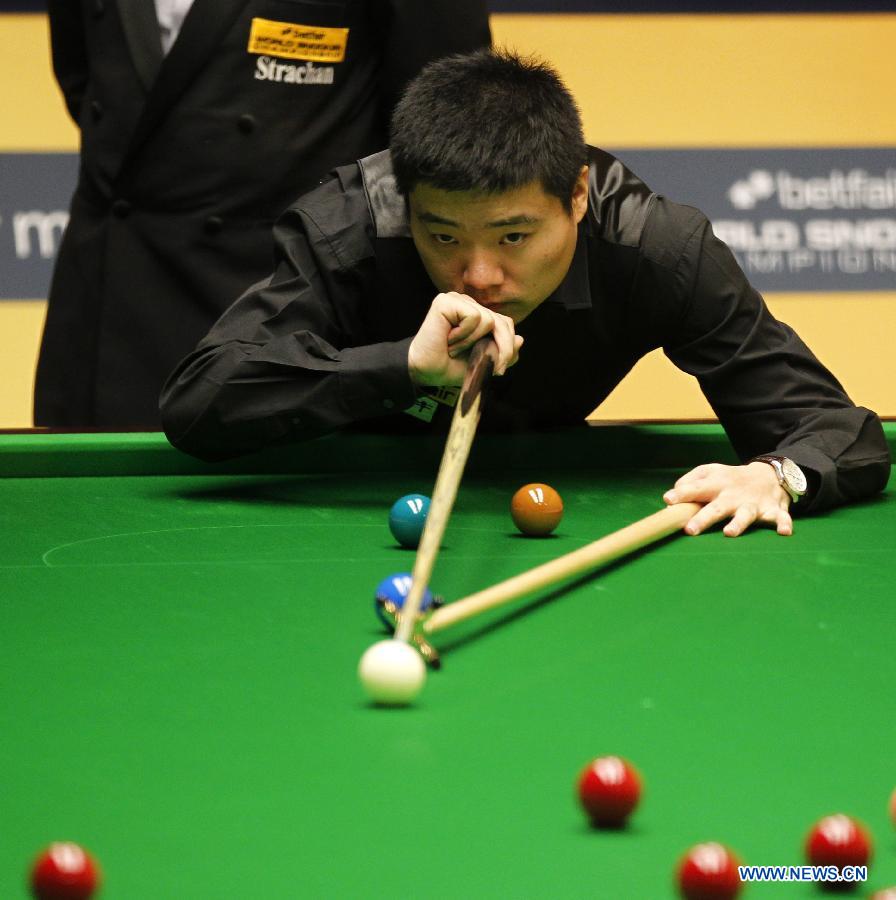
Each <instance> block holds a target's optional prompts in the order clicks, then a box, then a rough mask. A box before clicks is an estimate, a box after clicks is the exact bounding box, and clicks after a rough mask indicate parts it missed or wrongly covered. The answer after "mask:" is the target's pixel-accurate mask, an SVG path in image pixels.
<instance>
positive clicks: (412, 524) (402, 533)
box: [389, 494, 429, 548]
mask: <svg viewBox="0 0 896 900" xmlns="http://www.w3.org/2000/svg"><path fill="white" fill-rule="evenodd" d="M428 514H429V497H424V496H423V494H406V495H405V496H404V497H399V498H398V500H396V501H395V502H394V503H393V504H392V509H390V510H389V530H390V531H391V532H392V537H394V538H395V540H396V541H398V543H399V544H401V546H402V547H411V548H415V547H417V545H418V544H419V543H420V536H421V535H422V534H423V526H424V525H425V524H426V516H427V515H428Z"/></svg>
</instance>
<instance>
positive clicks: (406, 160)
mask: <svg viewBox="0 0 896 900" xmlns="http://www.w3.org/2000/svg"><path fill="white" fill-rule="evenodd" d="M390 147H391V151H392V165H393V168H394V170H395V177H396V182H397V186H398V189H399V191H401V193H402V194H405V195H408V194H409V193H410V192H411V191H412V190H413V188H414V187H415V185H416V184H417V183H418V182H425V183H427V184H431V185H433V186H434V187H437V188H439V189H441V190H446V191H483V192H485V193H499V192H503V191H507V190H510V189H513V188H517V187H521V186H522V185H525V184H529V183H530V182H532V181H540V182H541V185H542V188H543V189H544V191H545V193H547V194H551V195H553V196H555V197H557V198H559V200H560V201H561V203H563V205H564V206H565V207H566V209H571V208H572V192H573V187H574V186H575V182H576V179H577V178H578V175H579V172H580V171H581V168H582V166H583V165H585V163H586V162H587V148H586V145H585V139H584V136H583V134H582V120H581V116H580V115H579V110H578V107H577V106H576V103H575V100H573V98H572V95H571V94H570V93H569V91H568V90H567V89H566V87H565V85H564V84H563V82H562V81H561V80H560V77H559V75H558V74H557V73H556V72H555V71H554V69H552V68H551V67H550V66H549V65H547V64H546V63H544V62H542V61H540V60H538V59H534V58H525V57H521V56H518V55H516V54H514V53H511V52H509V51H506V50H478V51H476V52H475V53H467V54H458V55H456V56H448V57H445V58H444V59H440V60H437V61H436V62H433V63H430V64H429V65H428V66H426V68H424V69H423V71H421V72H420V74H419V75H418V76H417V77H416V78H415V79H414V80H413V81H412V82H411V83H410V84H409V85H408V87H407V88H406V90H405V92H404V94H403V96H402V98H401V100H400V101H399V103H398V105H397V106H396V108H395V112H394V113H393V115H392V131H391V141H390Z"/></svg>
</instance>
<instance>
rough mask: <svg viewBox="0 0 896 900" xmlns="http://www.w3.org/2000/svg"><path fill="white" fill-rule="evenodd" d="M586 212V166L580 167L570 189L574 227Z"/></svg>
mask: <svg viewBox="0 0 896 900" xmlns="http://www.w3.org/2000/svg"><path fill="white" fill-rule="evenodd" d="M586 212H588V166H582V169H581V171H580V172H579V176H578V178H576V183H575V184H574V185H573V189H572V215H573V218H574V219H575V222H576V225H578V224H579V222H581V221H582V219H583V218H584V216H585V213H586Z"/></svg>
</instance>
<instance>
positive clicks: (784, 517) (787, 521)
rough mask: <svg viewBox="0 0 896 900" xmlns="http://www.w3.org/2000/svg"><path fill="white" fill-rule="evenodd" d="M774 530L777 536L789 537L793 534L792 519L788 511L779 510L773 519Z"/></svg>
mask: <svg viewBox="0 0 896 900" xmlns="http://www.w3.org/2000/svg"><path fill="white" fill-rule="evenodd" d="M775 528H776V530H777V532H778V534H780V535H783V536H784V537H789V536H790V535H792V534H793V517H792V516H791V515H790V511H789V510H788V509H779V510H778V513H777V515H776V517H775Z"/></svg>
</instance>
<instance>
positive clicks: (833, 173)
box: [0, 147, 896, 300]
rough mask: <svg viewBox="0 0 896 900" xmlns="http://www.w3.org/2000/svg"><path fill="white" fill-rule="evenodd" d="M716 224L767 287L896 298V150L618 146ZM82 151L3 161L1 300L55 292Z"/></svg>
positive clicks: (7, 156) (638, 168)
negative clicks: (52, 284) (58, 257)
mask: <svg viewBox="0 0 896 900" xmlns="http://www.w3.org/2000/svg"><path fill="white" fill-rule="evenodd" d="M608 149H610V150H611V152H613V153H615V154H616V155H618V156H619V157H620V158H621V159H622V160H623V162H625V164H626V165H627V166H629V168H631V169H632V171H634V172H635V173H636V174H637V175H639V176H640V177H641V178H643V179H644V180H645V181H646V182H647V184H648V185H650V187H651V188H652V189H653V190H655V191H657V192H658V193H661V194H664V195H665V196H667V197H669V198H670V199H672V200H675V201H677V202H679V203H686V204H688V205H690V206H696V207H698V208H699V209H701V210H702V211H703V212H705V213H706V215H707V216H709V218H710V221H711V222H712V224H713V229H714V230H715V232H716V234H717V235H718V236H719V237H720V238H721V239H722V240H724V241H725V243H727V244H728V246H729V247H731V249H732V250H733V251H734V253H735V255H736V256H737V259H738V261H739V262H740V264H741V266H742V267H743V269H744V271H745V272H746V273H747V275H748V277H749V278H750V280H751V281H752V283H753V284H754V285H755V286H756V287H757V288H758V289H759V290H762V291H768V292H797V293H809V292H819V291H893V290H896V148H894V147H886V148H836V149H835V148H830V149H803V148H801V149H767V148H757V149H749V150H727V149H726V150H702V149H695V150H680V149H679V150H641V149H625V148H622V149H619V148H608ZM77 168H78V157H77V154H74V153H3V154H0V300H3V299H17V300H28V299H42V298H45V297H46V296H47V291H48V288H49V284H50V276H51V273H52V267H53V261H54V258H55V255H56V251H57V249H58V247H59V240H60V238H61V235H62V231H63V229H64V228H65V225H66V223H67V221H68V206H69V200H70V196H71V192H72V190H73V188H74V185H75V180H76V178H77Z"/></svg>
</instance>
